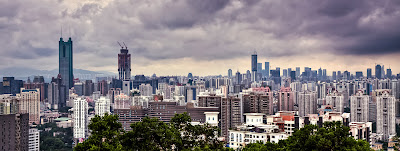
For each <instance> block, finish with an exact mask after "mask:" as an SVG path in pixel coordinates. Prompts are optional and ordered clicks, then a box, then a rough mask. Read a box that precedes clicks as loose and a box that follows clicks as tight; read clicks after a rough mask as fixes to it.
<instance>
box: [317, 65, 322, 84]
mask: <svg viewBox="0 0 400 151" xmlns="http://www.w3.org/2000/svg"><path fill="white" fill-rule="evenodd" d="M317 78H318V81H321V80H322V69H321V67H320V68H319V69H318V77H317Z"/></svg>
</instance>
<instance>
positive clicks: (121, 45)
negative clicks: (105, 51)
mask: <svg viewBox="0 0 400 151" xmlns="http://www.w3.org/2000/svg"><path fill="white" fill-rule="evenodd" d="M117 43H118V45H119V46H121V49H124V47H123V46H122V45H121V44H120V43H119V42H118V41H117Z"/></svg>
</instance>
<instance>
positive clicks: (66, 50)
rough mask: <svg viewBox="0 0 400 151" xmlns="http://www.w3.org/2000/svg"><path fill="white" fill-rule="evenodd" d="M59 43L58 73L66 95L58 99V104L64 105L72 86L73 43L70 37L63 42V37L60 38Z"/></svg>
mask: <svg viewBox="0 0 400 151" xmlns="http://www.w3.org/2000/svg"><path fill="white" fill-rule="evenodd" d="M58 45H59V48H58V50H59V62H58V63H59V67H58V70H59V75H61V79H62V84H63V85H64V86H65V89H63V90H64V91H65V92H63V94H65V95H66V97H65V98H63V99H65V100H60V101H61V102H59V104H61V106H59V107H64V106H65V102H66V99H68V98H69V89H70V88H72V87H73V86H74V73H73V45H72V40H71V37H69V39H68V41H66V42H64V40H63V38H62V37H61V38H60V41H59V42H58Z"/></svg>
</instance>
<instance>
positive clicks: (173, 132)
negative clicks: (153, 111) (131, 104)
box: [75, 113, 225, 151]
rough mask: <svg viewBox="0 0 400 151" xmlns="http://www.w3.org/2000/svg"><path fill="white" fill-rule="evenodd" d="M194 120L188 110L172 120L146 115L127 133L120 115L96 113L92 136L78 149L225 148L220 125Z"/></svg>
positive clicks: (93, 120)
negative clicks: (100, 114) (214, 125)
mask: <svg viewBox="0 0 400 151" xmlns="http://www.w3.org/2000/svg"><path fill="white" fill-rule="evenodd" d="M190 122H191V118H190V116H189V115H188V114H187V113H184V114H176V115H175V117H173V118H172V119H171V122H170V123H164V122H162V121H159V120H158V119H156V118H149V117H145V118H144V119H143V120H142V121H141V122H136V123H133V124H131V128H132V130H131V131H127V132H125V131H123V130H122V126H121V124H120V123H118V116H117V115H108V114H105V115H104V116H103V117H100V116H96V117H95V118H93V119H92V120H91V123H90V124H89V129H90V130H91V131H92V135H91V136H90V137H89V138H88V139H87V140H85V141H84V142H83V143H80V144H78V145H77V146H76V147H75V150H77V151H80V150H102V151H103V150H134V151H136V150H148V151H151V150H225V148H224V147H223V143H222V142H220V141H218V140H217V135H216V134H218V132H219V129H218V128H217V127H212V126H210V125H207V124H206V125H192V124H190ZM215 132H217V133H215ZM182 134H183V135H182ZM202 138H204V139H202Z"/></svg>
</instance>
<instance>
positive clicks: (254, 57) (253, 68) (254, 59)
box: [251, 52, 257, 81]
mask: <svg viewBox="0 0 400 151" xmlns="http://www.w3.org/2000/svg"><path fill="white" fill-rule="evenodd" d="M256 80H257V53H256V52H254V54H252V55H251V81H256Z"/></svg>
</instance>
